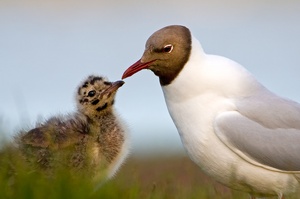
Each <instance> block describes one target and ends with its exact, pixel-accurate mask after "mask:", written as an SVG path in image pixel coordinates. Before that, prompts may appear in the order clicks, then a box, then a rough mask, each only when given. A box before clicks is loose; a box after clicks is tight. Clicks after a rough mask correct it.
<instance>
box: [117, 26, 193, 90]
mask: <svg viewBox="0 0 300 199" xmlns="http://www.w3.org/2000/svg"><path fill="white" fill-rule="evenodd" d="M191 43H192V36H191V33H190V30H189V29H188V28H186V27H184V26H179V25H173V26H167V27H164V28H162V29H160V30H158V31H156V32H154V33H153V34H152V35H151V36H150V37H149V39H148V40H147V42H146V46H145V51H144V54H143V56H142V58H141V59H140V60H138V61H137V62H136V63H134V64H133V65H131V66H130V67H129V68H128V69H127V70H126V71H125V72H124V74H123V76H122V79H125V78H127V77H129V76H131V75H133V74H135V73H137V72H138V71H140V70H142V69H149V70H151V71H153V72H154V74H155V75H157V76H158V77H159V80H160V84H161V85H168V84H170V83H171V82H172V81H173V80H174V79H175V78H176V77H177V75H178V74H179V72H180V71H181V69H182V68H183V67H184V65H185V64H186V62H187V61H188V59H189V55H190V52H191Z"/></svg>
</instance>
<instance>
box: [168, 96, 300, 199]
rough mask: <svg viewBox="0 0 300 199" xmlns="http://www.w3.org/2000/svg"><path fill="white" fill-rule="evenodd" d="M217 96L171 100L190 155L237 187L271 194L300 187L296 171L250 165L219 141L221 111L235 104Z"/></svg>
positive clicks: (215, 175)
mask: <svg viewBox="0 0 300 199" xmlns="http://www.w3.org/2000/svg"><path fill="white" fill-rule="evenodd" d="M213 99H214V100H211V98H204V99H199V98H194V99H190V100H189V101H185V102H182V103H180V102H176V103H172V102H168V101H167V106H168V109H169V113H170V115H171V117H172V119H173V121H174V123H175V125H176V127H177V129H178V132H179V134H180V137H181V140H182V143H183V145H184V148H185V149H186V151H187V153H188V155H189V156H190V158H191V159H192V160H193V161H194V162H195V163H196V164H197V165H198V166H199V167H201V169H202V170H203V171H204V172H205V173H207V174H208V175H210V176H212V177H214V178H215V179H216V180H217V181H219V182H221V183H223V184H225V185H227V186H229V187H231V188H234V189H238V190H242V191H247V192H253V193H268V194H270V195H278V194H281V193H288V192H293V191H294V190H295V189H296V187H297V186H299V184H298V181H297V180H296V179H295V177H294V176H293V174H288V173H284V172H276V171H271V170H267V169H265V168H262V167H259V166H256V165H253V164H250V163H249V162H247V161H246V160H244V159H242V158H241V157H240V156H238V155H237V154H236V153H234V152H233V151H231V150H230V149H229V148H228V147H227V146H226V145H224V144H223V143H222V142H221V141H220V140H219V138H218V137H217V136H216V134H215V133H214V127H213V123H214V118H215V117H216V115H218V114H219V113H220V112H223V111H228V110H234V106H233V105H232V104H231V103H230V101H228V100H226V99H225V100H224V99H219V100H216V97H214V98H213ZM225 103H226V104H225ZM204 105H205V106H204ZM237 125H238V124H237Z"/></svg>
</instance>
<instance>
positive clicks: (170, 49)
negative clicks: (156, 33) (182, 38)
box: [163, 44, 173, 53]
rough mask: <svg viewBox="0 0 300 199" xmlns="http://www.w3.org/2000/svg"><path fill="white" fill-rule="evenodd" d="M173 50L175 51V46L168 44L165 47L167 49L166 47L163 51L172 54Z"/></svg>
mask: <svg viewBox="0 0 300 199" xmlns="http://www.w3.org/2000/svg"><path fill="white" fill-rule="evenodd" d="M172 50H173V45H172V44H167V45H165V47H164V49H163V51H164V52H165V53H170V52H172Z"/></svg>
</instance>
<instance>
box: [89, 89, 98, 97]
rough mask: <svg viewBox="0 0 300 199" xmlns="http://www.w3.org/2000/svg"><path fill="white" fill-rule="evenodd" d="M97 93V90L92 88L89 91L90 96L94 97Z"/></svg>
mask: <svg viewBox="0 0 300 199" xmlns="http://www.w3.org/2000/svg"><path fill="white" fill-rule="evenodd" d="M95 94H96V91H94V90H92V91H90V92H89V93H88V96H89V97H94V95H95Z"/></svg>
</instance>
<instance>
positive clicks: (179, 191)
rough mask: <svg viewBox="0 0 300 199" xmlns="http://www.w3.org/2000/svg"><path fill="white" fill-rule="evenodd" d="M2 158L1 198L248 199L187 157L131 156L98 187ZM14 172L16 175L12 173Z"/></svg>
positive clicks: (82, 179)
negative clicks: (43, 173) (208, 173)
mask: <svg viewBox="0 0 300 199" xmlns="http://www.w3.org/2000/svg"><path fill="white" fill-rule="evenodd" d="M4 162H5V161H3V157H2V161H0V163H1V164H0V198H1V199H6V198H7V199H12V198H13V199H18V198H20V199H21V198H22V199H41V198H43V199H67V198H68V199H83V198H87V199H99V198H105V199H106V198H110V199H114V198H126V199H127V198H128V199H139V198H143V199H181V198H189V199H193V198H195V199H196V198H197V199H198V198H201V199H205V198H214V199H218V198H222V199H229V198H239V199H241V198H245V199H247V198H249V195H248V194H245V193H241V192H236V191H232V190H230V189H228V188H226V187H224V186H222V185H221V184H219V183H217V182H215V181H214V180H212V179H210V178H209V177H207V176H206V175H204V174H203V173H202V172H201V171H200V169H199V167H197V166H196V165H195V164H194V163H192V161H191V160H190V159H188V158H187V157H182V156H179V157H176V156H169V157H168V156H166V157H148V158H137V157H131V158H129V159H128V160H127V162H126V163H125V164H124V165H123V166H122V167H121V169H120V171H119V172H118V173H117V175H116V176H115V177H114V178H113V179H111V180H109V181H108V182H106V183H104V184H103V185H102V186H101V187H100V188H99V189H97V190H95V189H94V186H93V185H92V184H91V183H90V176H87V178H82V177H81V178H76V176H75V177H74V176H70V174H69V173H68V172H65V171H57V173H56V175H55V176H56V178H52V177H46V176H44V175H41V174H39V173H38V172H33V171H32V170H30V169H28V168H24V165H23V164H22V162H21V161H16V160H14V163H13V164H14V165H13V168H14V169H13V171H12V169H11V167H12V165H9V164H7V162H5V163H4ZM12 173H14V175H12Z"/></svg>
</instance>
